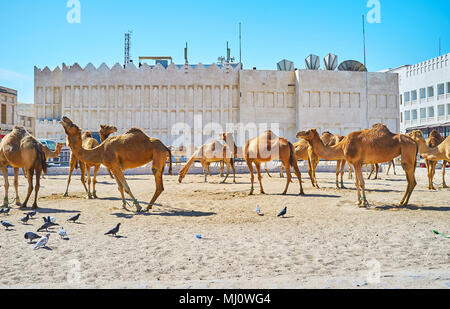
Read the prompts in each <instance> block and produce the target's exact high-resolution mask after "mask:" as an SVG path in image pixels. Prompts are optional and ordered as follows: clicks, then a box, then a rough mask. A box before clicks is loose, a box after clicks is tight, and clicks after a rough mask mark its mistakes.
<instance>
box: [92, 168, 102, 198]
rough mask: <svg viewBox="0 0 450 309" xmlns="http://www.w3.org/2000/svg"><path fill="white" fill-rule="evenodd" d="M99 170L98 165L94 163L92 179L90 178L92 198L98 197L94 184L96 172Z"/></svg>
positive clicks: (95, 182)
mask: <svg viewBox="0 0 450 309" xmlns="http://www.w3.org/2000/svg"><path fill="white" fill-rule="evenodd" d="M99 170H100V165H95V166H94V179H93V180H92V190H93V192H92V196H93V197H94V198H98V197H97V190H96V189H95V187H96V184H97V174H98V171H99Z"/></svg>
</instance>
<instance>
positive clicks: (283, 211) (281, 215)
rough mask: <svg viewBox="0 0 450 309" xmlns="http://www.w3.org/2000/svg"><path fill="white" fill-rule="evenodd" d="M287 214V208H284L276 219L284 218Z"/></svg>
mask: <svg viewBox="0 0 450 309" xmlns="http://www.w3.org/2000/svg"><path fill="white" fill-rule="evenodd" d="M286 213H287V207H284V209H283V210H282V211H281V212H280V213H279V214H278V217H284V216H285V215H286Z"/></svg>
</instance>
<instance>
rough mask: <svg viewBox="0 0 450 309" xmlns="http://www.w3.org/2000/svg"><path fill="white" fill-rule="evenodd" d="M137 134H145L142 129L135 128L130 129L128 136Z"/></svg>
mask: <svg viewBox="0 0 450 309" xmlns="http://www.w3.org/2000/svg"><path fill="white" fill-rule="evenodd" d="M135 133H143V134H145V133H144V131H142V130H141V129H138V128H135V127H133V128H131V129H129V130H128V131H127V133H126V134H135Z"/></svg>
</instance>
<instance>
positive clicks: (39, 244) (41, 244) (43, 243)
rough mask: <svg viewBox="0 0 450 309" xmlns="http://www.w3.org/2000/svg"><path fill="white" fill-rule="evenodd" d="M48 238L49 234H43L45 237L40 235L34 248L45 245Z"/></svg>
mask: <svg viewBox="0 0 450 309" xmlns="http://www.w3.org/2000/svg"><path fill="white" fill-rule="evenodd" d="M49 238H50V234H47V235H45V237H42V238H41V239H39V241H38V242H37V243H36V244H35V245H34V248H33V249H34V250H36V249H38V248H40V247H45V245H47V242H48V239H49Z"/></svg>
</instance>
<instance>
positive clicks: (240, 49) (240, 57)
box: [239, 23, 242, 69]
mask: <svg viewBox="0 0 450 309" xmlns="http://www.w3.org/2000/svg"><path fill="white" fill-rule="evenodd" d="M241 31H242V28H241V23H239V64H240V67H241V69H242V32H241Z"/></svg>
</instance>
